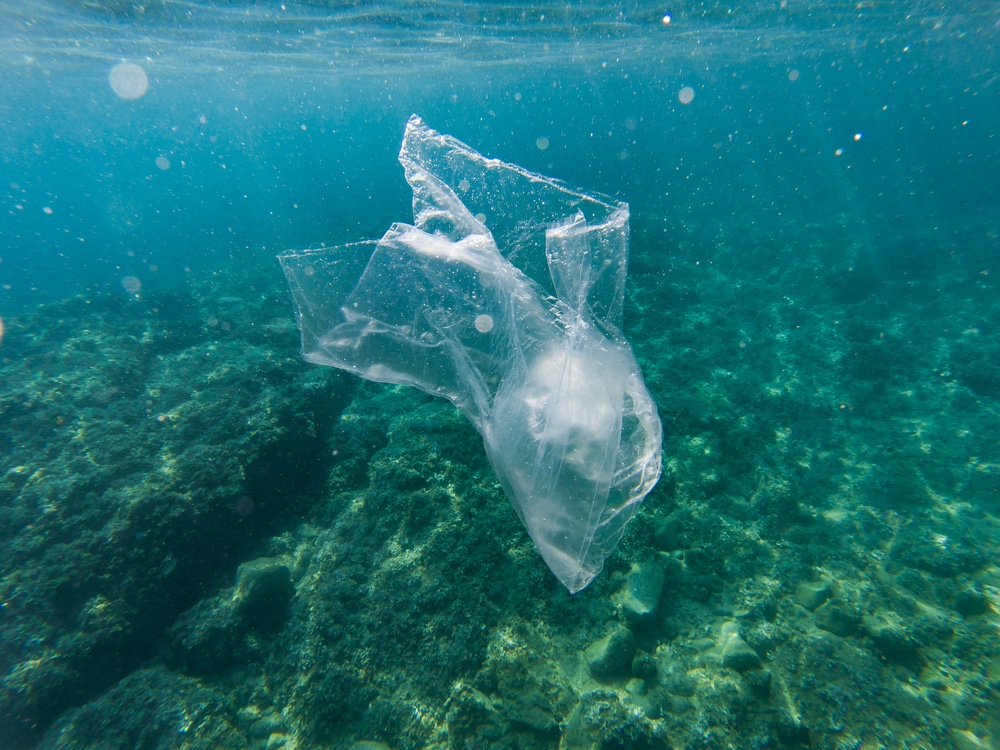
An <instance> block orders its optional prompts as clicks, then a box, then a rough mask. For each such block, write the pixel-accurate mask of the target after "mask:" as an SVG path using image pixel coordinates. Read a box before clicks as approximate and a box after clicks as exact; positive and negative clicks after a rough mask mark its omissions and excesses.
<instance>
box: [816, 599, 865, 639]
mask: <svg viewBox="0 0 1000 750" xmlns="http://www.w3.org/2000/svg"><path fill="white" fill-rule="evenodd" d="M816 625H817V627H820V628H822V629H823V630H826V631H827V632H829V633H833V634H834V635H839V636H841V637H843V638H846V637H847V636H851V635H854V634H855V633H857V632H858V631H859V630H860V629H861V615H860V614H859V613H858V612H857V610H855V609H851V608H850V607H849V606H848V605H847V604H845V603H844V602H842V601H840V600H839V599H831V600H830V601H828V602H826V604H824V605H822V606H821V607H819V608H818V609H817V610H816Z"/></svg>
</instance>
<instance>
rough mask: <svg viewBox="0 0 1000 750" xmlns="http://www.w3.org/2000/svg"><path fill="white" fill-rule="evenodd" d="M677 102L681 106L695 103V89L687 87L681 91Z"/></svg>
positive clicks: (678, 93)
mask: <svg viewBox="0 0 1000 750" xmlns="http://www.w3.org/2000/svg"><path fill="white" fill-rule="evenodd" d="M677 101H679V102H680V103H681V104H690V103H691V102H692V101H694V89H693V88H691V87H690V86H685V87H684V88H682V89H681V90H680V91H678V92H677Z"/></svg>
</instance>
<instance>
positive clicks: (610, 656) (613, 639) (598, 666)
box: [584, 627, 636, 680]
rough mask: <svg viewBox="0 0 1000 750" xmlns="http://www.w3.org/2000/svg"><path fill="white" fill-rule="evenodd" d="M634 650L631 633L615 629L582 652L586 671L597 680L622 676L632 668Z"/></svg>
mask: <svg viewBox="0 0 1000 750" xmlns="http://www.w3.org/2000/svg"><path fill="white" fill-rule="evenodd" d="M635 648H636V646H635V636H634V635H632V631H631V630H629V629H628V628H624V627H618V628H615V629H614V630H612V631H611V632H610V633H608V634H607V635H606V636H604V637H603V638H601V639H600V640H599V641H596V642H595V643H592V644H591V645H590V646H589V647H588V648H587V650H586V652H584V658H585V659H586V662H587V669H589V670H590V674H592V675H593V676H594V677H595V678H597V679H599V680H606V679H609V678H612V677H621V676H624V675H626V674H628V672H629V670H630V668H631V666H632V657H633V656H635Z"/></svg>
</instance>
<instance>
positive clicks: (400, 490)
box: [0, 0, 1000, 750]
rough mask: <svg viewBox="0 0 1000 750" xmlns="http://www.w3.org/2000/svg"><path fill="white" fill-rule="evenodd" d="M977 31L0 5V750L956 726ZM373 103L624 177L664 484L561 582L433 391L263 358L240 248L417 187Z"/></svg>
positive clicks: (395, 207)
mask: <svg viewBox="0 0 1000 750" xmlns="http://www.w3.org/2000/svg"><path fill="white" fill-rule="evenodd" d="M998 50H1000V8H998V6H997V5H996V3H994V2H985V1H982V0H974V1H973V2H950V1H944V0H937V1H936V2H923V1H919V2H892V1H891V0H861V1H860V2H858V1H852V2H840V1H839V0H838V1H833V2H820V1H818V0H799V1H796V0H771V1H769V2H750V3H735V2H734V3H728V4H726V3H716V2H712V1H708V0H706V1H703V2H695V1H689V0H680V1H676V2H659V3H652V2H648V1H647V0H635V1H634V2H621V3H597V2H566V3H561V4H550V5H546V4H531V5H528V4H503V3H498V2H481V3H460V2H454V1H452V2H445V1H440V2H433V1H430V0H428V1H427V2H422V1H416V0H414V1H411V2H398V3H381V2H358V3H341V2H333V1H332V0H329V1H325V0H308V1H305V2H284V3H282V2H279V1H278V0H263V1H262V2H240V1H239V0H229V1H220V2H200V1H199V2H173V1H172V0H152V1H151V2H138V1H137V0H45V1H39V0H26V1H25V2H15V1H14V0H0V196H2V200H3V203H2V207H0V750H28V749H34V748H39V749H41V748H46V749H47V748H61V749H69V748H81V749H82V748H98V747H99V748H102V750H106V749H110V748H113V749H115V750H119V749H120V750H127V749H131V748H140V747H141V748H154V749H156V750H171V749H173V748H191V749H192V750H193V749H194V748H198V749H201V748H260V749H261V750H265V749H266V750H312V749H313V748H316V749H317V750H351V749H353V750H386V749H392V750H403V749H406V750H414V749H416V748H442V749H443V748H455V749H456V750H458V749H461V750H472V749H473V748H487V747H489V748H507V749H509V750H515V749H520V748H526V749H531V750H534V749H536V748H537V749H539V750H540V749H543V748H544V749H550V750H586V749H591V748H593V749H595V750H616V749H619V748H621V749H624V748H643V749H646V748H652V749H654V750H681V749H684V750H687V749H689V748H690V749H691V750H694V749H695V748H699V749H712V748H719V749H720V750H721V748H731V747H736V748H779V749H784V748H788V749H789V750H791V749H795V748H818V749H823V750H826V749H829V750H847V749H848V748H857V749H858V750H862V749H864V750H869V749H874V748H935V749H937V748H958V749H959V750H974V749H976V748H994V747H998V746H1000V640H998V639H997V637H996V634H997V632H998V628H1000V340H998V335H1000V291H998V290H997V288H996V284H997V278H998V276H1000V137H998V135H1000V52H998ZM414 114H418V115H419V116H420V117H421V118H422V120H423V122H426V123H427V125H428V126H429V127H430V128H433V129H434V130H435V131H438V132H440V133H446V134H449V135H451V136H454V137H455V138H456V139H459V140H460V141H462V142H464V143H465V144H469V147H471V149H474V150H475V151H478V152H479V153H481V154H483V155H485V156H486V157H492V158H496V159H498V160H502V162H503V163H504V164H505V165H517V168H521V169H522V171H523V170H528V171H529V172H530V173H533V174H537V175H545V176H546V177H551V178H555V179H556V180H560V181H564V182H565V183H566V184H567V185H570V186H573V189H574V190H577V189H578V190H581V191H583V192H585V193H587V194H589V195H601V196H610V197H608V198H606V200H607V201H608V202H609V204H610V203H611V202H613V203H614V205H620V203H621V204H624V203H627V204H628V225H629V228H630V240H629V246H628V266H627V268H628V272H627V275H626V276H625V287H624V300H623V302H624V314H623V317H622V320H621V325H620V328H621V331H620V332H618V331H617V330H615V331H613V332H612V335H610V338H611V339H613V340H614V341H615V342H616V346H620V347H622V351H629V356H630V357H631V356H632V353H634V362H633V360H628V362H629V365H628V368H631V369H627V373H628V374H629V375H631V374H633V372H635V373H638V372H639V371H641V377H642V378H643V379H644V381H645V386H644V387H641V382H642V381H641V380H640V381H639V386H640V387H641V391H640V390H639V389H637V392H641V393H645V392H646V391H645V389H646V388H648V395H651V397H652V399H653V400H654V401H655V405H656V410H658V412H659V419H660V421H661V422H662V452H661V453H660V457H659V459H658V460H657V461H656V462H655V464H656V467H657V468H659V467H660V465H661V462H662V476H661V477H660V479H659V482H658V483H657V484H656V485H655V487H653V488H652V490H651V491H649V487H646V486H643V493H642V494H645V492H647V491H648V492H649V494H648V495H647V496H645V500H644V502H643V504H642V506H641V508H639V509H638V510H637V511H636V512H635V515H634V517H631V520H630V521H629V523H628V525H627V526H626V527H624V532H622V531H621V528H620V527H617V528H616V533H619V534H621V540H620V543H618V546H617V548H616V549H614V544H613V543H612V544H611V545H610V548H609V549H604V550H602V555H603V554H604V553H606V554H607V557H606V559H605V558H604V557H603V556H602V558H601V561H602V563H603V570H600V565H596V566H591V568H593V569H588V570H587V571H586V573H587V575H586V576H585V577H586V579H587V583H583V584H582V585H585V586H586V588H584V589H583V590H582V591H579V593H575V594H570V593H569V591H568V590H567V587H564V586H563V584H562V583H560V580H559V579H558V578H557V577H556V576H554V575H553V574H552V572H550V570H549V568H548V567H546V562H547V561H548V560H549V559H550V558H548V557H547V558H546V559H545V560H543V557H542V556H540V555H539V553H538V551H537V550H536V545H535V543H534V542H533V541H532V536H535V537H537V538H542V537H541V536H539V534H538V533H536V531H537V528H538V527H536V528H535V529H531V528H529V530H530V531H532V536H529V533H528V531H529V530H526V529H525V527H524V526H522V523H521V520H519V516H520V517H521V518H524V517H525V515H524V511H523V510H522V509H521V508H520V507H518V509H517V510H515V507H512V505H511V503H510V502H508V500H507V498H506V497H505V489H506V490H508V494H510V486H511V485H512V484H513V481H512V480H510V479H509V477H510V476H518V472H522V473H527V472H524V467H525V466H526V465H527V464H526V463H525V462H523V461H522V462H518V461H512V462H509V464H508V465H506V466H505V468H506V471H507V472H508V477H506V478H505V477H504V476H503V472H502V471H501V476H500V478H499V479H498V477H497V474H496V473H495V472H494V468H495V467H497V466H498V465H499V464H500V463H502V462H498V461H494V462H493V463H491V459H492V458H493V457H494V454H495V453H496V452H497V451H503V450H505V448H507V447H508V446H507V443H506V438H504V440H501V441H499V442H498V443H494V444H493V445H491V446H490V451H491V452H490V455H489V456H488V455H487V451H486V450H484V442H483V440H484V438H483V436H481V435H480V434H479V433H477V428H479V427H480V425H478V424H472V423H470V421H469V420H468V419H466V415H468V414H469V413H472V412H473V411H474V410H471V409H466V412H465V414H463V412H462V411H461V410H459V409H458V408H456V406H455V405H454V404H453V403H449V402H448V401H447V400H445V399H441V398H435V397H434V396H432V395H430V394H428V393H425V392H422V391H420V390H418V389H416V388H411V387H406V386H400V385H392V384H384V383H373V382H368V381H366V380H362V379H361V378H357V377H354V376H353V375H351V374H349V373H348V372H341V371H339V370H334V369H331V368H327V367H317V366H316V365H314V364H310V363H309V362H306V361H305V360H304V359H303V357H302V353H301V351H300V350H301V347H302V342H301V341H300V331H299V329H298V327H297V322H298V320H299V318H297V315H296V308H295V306H294V305H293V299H292V295H291V294H290V292H289V288H288V286H287V284H286V279H285V275H284V274H283V273H282V268H281V267H280V266H279V263H278V262H277V261H276V259H275V256H276V255H278V254H279V253H288V252H291V253H292V254H293V255H294V256H295V257H299V255H300V254H301V255H302V256H303V257H310V255H309V254H310V253H313V252H315V250H316V248H320V247H326V248H329V247H338V246H342V245H347V244H349V243H356V242H358V241H361V240H367V239H377V238H379V237H382V236H383V234H384V233H385V232H386V230H387V229H388V228H389V227H390V226H393V222H399V221H408V220H409V217H412V216H413V215H414V204H413V193H412V192H411V189H410V186H409V185H408V184H407V181H406V175H404V170H403V167H402V166H401V164H400V161H398V160H397V157H398V156H399V153H400V144H401V142H402V140H403V138H404V133H405V132H407V122H408V121H409V120H410V118H411V115H414ZM602 200H605V199H603V198H602ZM619 202H620V203H619ZM470 216H471V214H470ZM563 218H570V217H563ZM502 220H503V221H504V222H508V223H510V224H511V225H517V226H520V224H519V223H518V222H520V221H521V217H519V216H504V217H503V219H502ZM480 221H481V219H479V218H478V217H477V218H476V222H477V226H478V222H480ZM488 225H489V222H488V221H487V226H488ZM560 227H562V228H563V229H564V228H565V225H560ZM557 230H559V227H555V228H553V227H550V232H555V231H557ZM286 257H289V256H286ZM550 265H551V260H550ZM303 272H304V273H305V272H306V270H305V269H303ZM563 273H565V274H568V276H567V278H574V277H573V272H572V271H571V270H570V271H564V272H563ZM554 281H555V287H556V291H558V286H559V279H558V278H556V279H554ZM577 282H578V283H583V282H581V281H580V279H577ZM584 288H586V285H585V284H584ZM322 291H323V290H322V286H321V285H317V288H316V289H311V290H310V294H319V295H321V294H322ZM407 291H408V290H407V288H406V287H405V286H403V285H402V284H401V285H400V286H399V287H398V288H394V287H391V286H390V287H388V288H387V285H386V284H384V283H380V285H379V287H378V289H377V292H378V294H379V297H378V298H379V299H380V300H389V301H391V300H392V299H393V296H394V295H397V296H401V295H403V294H406V293H407ZM583 296H584V297H585V295H583ZM618 301H619V302H621V300H620V299H619V300H618ZM543 302H544V303H545V304H549V303H550V302H551V303H552V304H553V305H554V304H555V303H554V302H552V300H548V301H546V300H543ZM586 303H587V300H586V299H584V301H583V302H581V303H580V307H579V309H578V310H577V313H579V315H580V316H581V318H585V317H586V316H587V315H588V314H589V313H588V312H587V310H586ZM330 304H333V303H332V302H331V303H330ZM386 304H388V303H386ZM553 309H555V308H553ZM441 312H443V313H448V312H454V310H448V309H443V311H441ZM563 312H565V311H563ZM515 318H516V316H515ZM564 318H565V315H563V317H561V318H560V316H559V315H556V316H555V319H558V320H559V321H562V322H561V323H560V324H565V325H568V324H566V323H565V320H564ZM495 320H499V317H497V318H495V319H494V318H493V317H491V318H490V320H489V324H488V327H486V330H483V327H485V325H486V324H483V326H480V319H479V318H476V323H475V326H476V328H477V330H479V332H480V333H489V332H491V331H492V330H493V326H494V321H495ZM466 322H468V321H466ZM520 322H521V323H523V322H524V320H523V316H522V319H521V320H520ZM546 325H548V323H546ZM617 325H618V323H617V321H615V326H617ZM601 330H602V331H603V332H604V333H605V334H608V331H607V330H604V329H603V328H602V329H601ZM498 332H502V331H501V330H500V329H498ZM619 334H620V337H621V338H620V339H619ZM586 351H588V352H590V353H589V354H586V355H581V357H582V359H586V362H585V363H574V364H573V366H572V367H568V369H570V370H574V371H577V370H578V371H579V372H580V373H581V374H582V375H583V376H585V378H584V381H583V382H585V383H590V384H589V385H587V386H586V387H585V388H584V389H583V391H582V392H577V393H575V394H572V393H571V396H572V397H571V398H569V399H568V400H567V401H566V402H564V403H565V405H564V406H562V407H559V408H557V409H555V412H556V413H557V414H558V416H559V417H560V418H563V419H564V421H565V423H566V424H568V425H570V426H571V427H573V426H576V425H579V424H590V425H592V424H595V423H598V424H600V423H601V420H600V419H599V418H595V417H592V416H591V415H590V414H587V413H584V414H581V413H580V412H587V410H588V409H593V410H595V411H597V410H598V407H600V404H597V405H596V406H595V405H594V404H593V403H591V402H592V400H593V398H592V397H593V395H594V394H597V393H599V392H601V391H600V388H601V386H602V385H603V384H605V382H606V381H605V378H604V377H603V376H601V375H597V374H595V373H598V372H603V370H602V368H601V367H595V368H590V367H588V363H590V362H592V361H594V359H593V358H594V357H595V356H597V355H595V354H594V351H596V350H594V349H587V350H586ZM306 354H309V352H308V351H307V352H306ZM623 356H624V355H623ZM563 361H564V362H571V359H569V358H567V359H565V360H563ZM615 361H616V362H617V361H618V360H615ZM622 361H625V360H624V359H623V360H622ZM376 364H377V365H378V364H382V363H381V362H379V363H376ZM494 366H498V365H494ZM616 366H617V365H616ZM553 367H555V365H553ZM564 369H565V368H564ZM611 369H612V370H613V369H614V368H611ZM541 371H542V372H548V371H547V370H546V369H545V368H541ZM536 373H537V371H536ZM574 374H576V373H575V372H574ZM535 377H536V378H538V377H541V376H538V375H537V374H536V375H535ZM545 377H547V375H546V376H545ZM376 379H381V380H387V379H388V378H376ZM598 381H599V382H598ZM394 382H403V381H400V380H397V381H394ZM629 382H632V381H629ZM536 385H538V386H539V387H538V389H537V390H538V393H539V394H541V395H538V396H537V400H538V401H539V402H545V401H546V399H549V398H554V396H551V393H554V392H555V391H552V392H550V391H549V390H547V387H546V384H536ZM427 390H433V389H427ZM610 390H614V389H610ZM619 390H621V389H619ZM442 395H448V394H442ZM449 397H450V396H449ZM453 401H455V402H456V403H458V401H457V400H456V399H453ZM525 403H527V401H526V400H525ZM522 406H523V404H522ZM546 406H548V404H545V403H542V405H541V406H540V407H539V408H540V409H544V408H545V407H546ZM654 416H655V412H654ZM615 418H616V417H615ZM474 421H475V420H474ZM612 421H614V418H612ZM651 434H652V433H651V432H650V435H651ZM652 442H653V441H652V440H651V438H650V440H649V441H647V443H646V444H647V445H649V444H652ZM487 443H488V441H487ZM657 444H658V443H657ZM488 445H489V443H488ZM532 445H533V444H531V443H529V444H528V448H526V449H525V451H528V450H531V449H532ZM525 455H527V453H525ZM539 455H540V452H539ZM590 458H591V454H589V453H587V452H586V451H580V452H578V454H577V456H576V460H577V462H578V464H579V467H578V470H579V475H580V476H588V473H587V471H588V469H589V468H591V467H590V466H589V462H590ZM595 460H596V459H595ZM602 460H605V461H607V456H606V455H605V456H604V458H603V459H602ZM535 468H537V466H536V467H535ZM607 470H608V465H604V467H603V469H601V471H600V472H598V471H597V470H596V469H595V470H594V473H595V474H600V476H601V477H602V482H603V483H604V484H605V485H606V484H608V483H609V482H610V481H611V480H610V479H609V478H608V476H607ZM602 472H603V473H602ZM569 494H573V493H569ZM639 499H640V500H641V499H642V497H641V496H640V497H639ZM633 510H634V509H633ZM528 515H530V513H529V514H528ZM548 520H549V516H548V515H547V514H541V515H540V516H539V517H538V518H537V519H534V521H533V523H536V524H541V528H543V530H544V528H545V525H546V524H547V523H548ZM591 520H592V519H591ZM622 523H624V521H622ZM614 541H617V536H616V537H615V538H614ZM611 549H614V551H613V552H612V551H611ZM550 564H551V563H550ZM598 571H600V572H598ZM591 574H593V575H591ZM573 580H574V581H576V582H575V583H574V584H573V586H572V587H573V588H576V587H577V585H578V584H579V582H580V581H579V580H578V579H573ZM588 583H589V585H587V584H588ZM567 586H570V584H567Z"/></svg>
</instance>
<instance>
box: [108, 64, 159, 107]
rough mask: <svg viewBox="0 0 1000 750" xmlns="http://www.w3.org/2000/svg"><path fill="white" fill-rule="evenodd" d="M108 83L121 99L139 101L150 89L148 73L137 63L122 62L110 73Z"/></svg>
mask: <svg viewBox="0 0 1000 750" xmlns="http://www.w3.org/2000/svg"><path fill="white" fill-rule="evenodd" d="M108 83H109V84H111V90H112V91H114V92H115V94H116V95H117V96H118V98H119V99H128V100H131V99H139V98H140V97H142V96H143V95H144V94H145V93H146V89H148V88H149V79H148V78H147V77H146V71H145V70H143V69H142V68H140V67H139V66H138V65H136V64H135V63H130V62H120V63H118V64H117V65H116V66H115V67H113V68H112V69H111V72H110V73H108Z"/></svg>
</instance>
